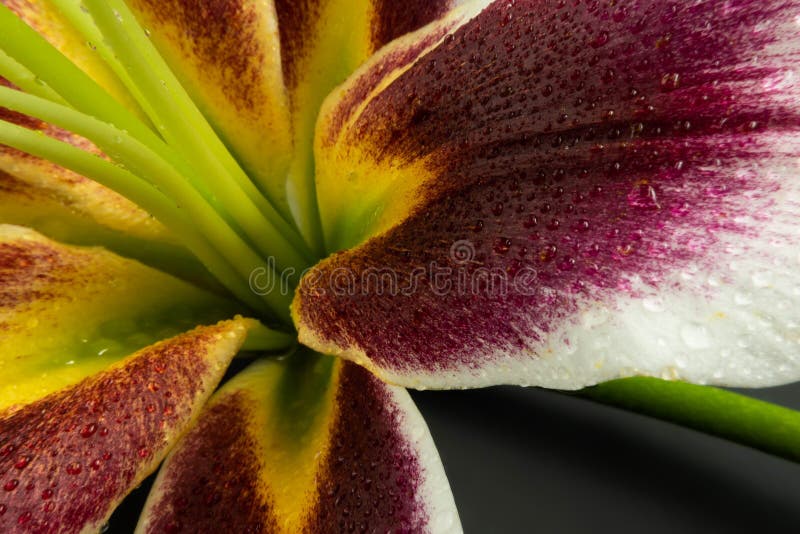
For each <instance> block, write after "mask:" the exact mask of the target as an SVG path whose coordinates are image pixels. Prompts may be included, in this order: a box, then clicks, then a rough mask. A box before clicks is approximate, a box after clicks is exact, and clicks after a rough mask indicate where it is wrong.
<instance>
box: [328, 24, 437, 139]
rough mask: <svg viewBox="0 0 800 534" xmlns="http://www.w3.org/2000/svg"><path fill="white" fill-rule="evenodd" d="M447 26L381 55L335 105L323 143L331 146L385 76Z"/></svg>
mask: <svg viewBox="0 0 800 534" xmlns="http://www.w3.org/2000/svg"><path fill="white" fill-rule="evenodd" d="M450 28H451V26H442V27H441V28H438V29H437V30H436V31H433V32H431V33H429V34H427V35H425V36H424V37H423V38H421V39H419V40H416V41H414V42H413V43H409V44H408V45H407V46H405V47H402V48H399V47H398V49H396V50H393V51H392V52H391V53H389V54H387V55H386V56H384V57H382V58H381V59H380V61H378V62H377V63H375V64H374V65H372V66H371V67H370V69H369V70H368V71H367V72H365V73H364V74H362V75H361V76H360V77H359V78H358V79H357V80H356V81H355V83H354V84H353V86H352V87H350V88H349V89H348V91H347V93H346V94H345V95H344V96H343V98H342V99H341V101H340V102H338V103H337V104H336V112H335V114H334V116H333V117H332V120H331V124H330V125H328V128H327V131H326V133H325V142H326V144H327V145H328V146H330V145H332V144H333V143H334V142H335V141H336V137H338V135H339V133H340V132H341V130H342V128H343V127H344V124H345V123H346V122H347V120H348V119H350V117H352V116H353V115H354V114H355V112H356V111H357V110H358V108H359V106H360V105H361V104H362V103H363V102H364V100H365V99H366V98H367V97H368V96H369V94H370V93H371V92H372V91H373V90H374V89H375V88H376V87H377V86H378V85H379V84H380V83H381V82H382V81H383V79H384V78H385V77H386V76H388V75H389V74H391V73H392V71H394V70H396V69H398V68H401V67H403V66H405V65H407V64H408V63H409V62H410V61H412V60H413V59H414V58H416V57H417V56H419V55H420V54H421V53H422V52H423V51H424V50H425V49H426V48H428V47H430V46H432V45H433V44H435V43H436V41H438V40H439V39H441V38H442V37H444V36H445V35H446V34H447V32H448V31H449V30H450Z"/></svg>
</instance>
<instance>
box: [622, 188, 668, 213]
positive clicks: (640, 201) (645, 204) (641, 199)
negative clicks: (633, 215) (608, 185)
mask: <svg viewBox="0 0 800 534" xmlns="http://www.w3.org/2000/svg"><path fill="white" fill-rule="evenodd" d="M628 205H629V206H631V207H633V208H640V209H661V206H660V205H659V203H658V195H657V194H656V190H655V188H654V187H653V186H652V185H649V184H647V183H639V184H636V185H634V186H633V189H631V192H630V193H628Z"/></svg>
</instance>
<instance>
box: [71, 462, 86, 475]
mask: <svg viewBox="0 0 800 534" xmlns="http://www.w3.org/2000/svg"><path fill="white" fill-rule="evenodd" d="M82 470H83V468H82V467H81V464H80V463H78V462H71V463H69V464H67V473H68V474H70V475H79V474H80V472H81V471H82Z"/></svg>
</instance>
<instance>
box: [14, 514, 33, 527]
mask: <svg viewBox="0 0 800 534" xmlns="http://www.w3.org/2000/svg"><path fill="white" fill-rule="evenodd" d="M32 517H33V514H32V513H31V512H22V513H21V514H19V517H18V518H17V524H20V525H26V524H27V523H28V522H29V521H30V520H31V518H32Z"/></svg>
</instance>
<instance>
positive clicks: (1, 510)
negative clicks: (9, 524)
mask: <svg viewBox="0 0 800 534" xmlns="http://www.w3.org/2000/svg"><path fill="white" fill-rule="evenodd" d="M7 509H8V508H7V507H6V505H5V504H0V517H2V516H4V515H5V514H6V510H7Z"/></svg>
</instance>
